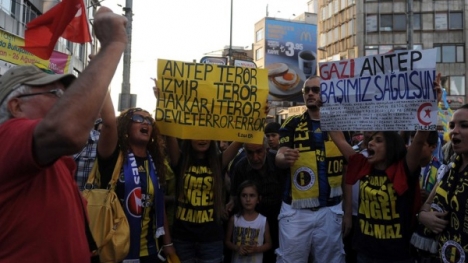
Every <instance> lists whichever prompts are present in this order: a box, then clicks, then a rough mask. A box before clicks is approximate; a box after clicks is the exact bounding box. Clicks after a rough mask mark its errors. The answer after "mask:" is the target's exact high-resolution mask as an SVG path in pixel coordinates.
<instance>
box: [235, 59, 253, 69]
mask: <svg viewBox="0 0 468 263" xmlns="http://www.w3.org/2000/svg"><path fill="white" fill-rule="evenodd" d="M234 66H236V67H244V68H256V67H257V65H256V64H255V62H253V61H248V60H240V59H236V60H234Z"/></svg>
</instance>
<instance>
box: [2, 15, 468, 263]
mask: <svg viewBox="0 0 468 263" xmlns="http://www.w3.org/2000/svg"><path fill="white" fill-rule="evenodd" d="M125 23H126V20H125V18H124V17H122V16H120V15H117V14H114V13H112V12H111V11H110V10H109V9H107V8H105V7H102V8H101V9H100V10H99V11H98V13H97V14H96V16H95V19H94V30H95V33H96V36H97V38H98V39H99V41H100V42H101V50H100V51H99V52H98V53H97V54H96V56H95V57H93V58H92V60H91V61H90V63H89V65H88V67H87V68H86V69H85V70H84V71H83V73H82V74H81V75H80V76H79V77H78V78H76V77H75V76H73V75H67V74H66V75H59V74H57V75H51V74H48V73H45V72H43V71H42V70H41V69H39V68H37V67H35V66H16V67H13V68H12V69H10V70H9V71H7V72H6V73H5V74H4V75H3V76H2V77H0V141H1V142H2V143H1V144H2V146H3V150H2V151H1V152H0V226H1V228H0V229H1V230H2V231H0V248H1V249H0V262H7V263H10V262H15V263H16V262H67V263H69V262H71V263H74V262H76V263H83V262H100V259H99V254H98V248H97V247H96V244H95V242H94V238H93V233H90V230H89V220H90V219H89V217H88V214H87V211H86V200H84V199H83V197H82V195H81V193H80V191H83V190H86V189H88V188H89V187H96V188H102V189H106V188H108V187H109V185H110V182H113V181H112V180H113V179H112V178H113V174H114V173H115V171H117V173H118V175H119V176H118V180H117V182H115V188H113V189H114V190H115V193H116V194H117V196H118V198H119V200H120V201H121V204H122V207H123V210H124V212H125V216H126V218H127V220H128V225H129V232H130V234H129V236H130V239H129V241H128V242H129V251H128V253H127V255H126V256H125V259H123V261H122V262H142V263H145V262H161V261H163V260H165V258H169V259H172V260H175V259H177V260H180V262H190V263H192V262H200V263H218V262H257V263H258V262H266V263H270V262H281V263H282V262H285V263H286V262H288V263H307V262H318V263H322V262H361V263H371V262H372V263H390V262H392V263H394V262H399V263H410V262H411V263H414V262H421V263H423V262H465V259H466V253H468V234H467V233H468V230H467V226H466V225H467V224H466V222H467V221H468V215H467V213H466V211H468V206H467V202H466V200H467V199H468V191H467V190H466V189H467V187H465V186H467V185H468V177H467V176H466V175H467V174H468V166H467V164H468V125H467V123H468V104H467V105H463V106H462V107H461V108H460V109H458V110H457V111H455V112H454V114H453V118H452V120H451V121H450V125H449V126H450V140H451V141H450V142H444V141H443V140H442V137H441V136H439V134H438V132H436V131H430V132H429V131H417V132H413V133H407V132H406V133H405V132H401V133H400V132H398V131H394V132H393V131H372V132H370V131H355V132H354V133H353V135H352V136H349V135H348V134H349V133H348V132H346V133H344V132H337V131H330V132H326V131H322V129H321V126H320V107H321V106H322V102H321V97H320V77H317V76H312V77H310V78H308V79H307V80H306V81H305V82H304V86H303V88H302V93H303V99H304V103H305V106H306V107H307V110H306V111H305V112H304V113H303V114H300V115H296V116H291V117H289V118H288V119H286V120H285V121H284V123H282V124H281V125H280V124H279V123H276V122H271V123H268V124H267V125H266V126H265V129H264V133H265V137H264V140H263V142H262V143H261V144H254V143H244V144H242V143H240V142H228V141H210V140H180V139H178V138H174V137H170V136H162V135H161V134H160V132H159V129H158V127H157V125H156V123H155V121H154V119H153V117H152V116H151V114H150V112H149V111H147V110H145V109H141V108H131V109H127V110H125V111H123V112H122V113H121V114H120V115H119V116H118V117H117V118H116V117H115V115H114V107H113V105H112V101H111V100H110V96H109V94H108V86H109V83H110V81H111V79H112V77H113V75H114V73H115V70H116V67H117V64H118V62H119V59H120V56H121V54H122V52H123V51H124V49H125V47H126V44H127V35H126V33H125ZM439 81H440V76H438V77H437V79H436V80H434V89H435V92H436V94H437V95H438V99H439V100H440V94H441V92H440V91H441V88H440V87H439ZM155 95H157V92H155ZM444 144H447V145H448V146H446V145H445V146H444V147H445V148H444V149H445V150H442V148H443V147H442V146H443V145H444ZM448 155H449V156H448ZM96 165H97V166H96ZM93 166H96V169H95V170H96V173H97V175H98V180H97V181H96V182H93V185H92V186H90V185H89V184H88V175H89V174H90V172H91V170H92V168H93ZM94 184H95V185H94ZM113 187H114V186H113ZM175 255H177V256H175ZM120 261H121V260H119V262H120ZM172 262H174V261H172Z"/></svg>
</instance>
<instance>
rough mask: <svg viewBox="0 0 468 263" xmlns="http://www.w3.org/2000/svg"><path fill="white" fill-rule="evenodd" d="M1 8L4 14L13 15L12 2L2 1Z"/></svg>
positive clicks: (0, 0) (0, 1)
mask: <svg viewBox="0 0 468 263" xmlns="http://www.w3.org/2000/svg"><path fill="white" fill-rule="evenodd" d="M0 7H1V8H2V10H3V12H5V13H7V14H10V13H11V0H0Z"/></svg>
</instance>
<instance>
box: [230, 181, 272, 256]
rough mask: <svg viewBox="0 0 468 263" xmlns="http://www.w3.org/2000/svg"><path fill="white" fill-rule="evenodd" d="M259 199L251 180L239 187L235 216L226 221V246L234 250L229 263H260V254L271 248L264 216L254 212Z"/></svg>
mask: <svg viewBox="0 0 468 263" xmlns="http://www.w3.org/2000/svg"><path fill="white" fill-rule="evenodd" d="M260 198H261V197H260V196H259V193H258V189H257V185H256V184H255V183H254V182H253V181H249V180H247V181H244V182H243V183H242V184H240V186H239V191H238V194H237V199H236V206H237V207H239V213H238V214H236V215H233V216H232V217H231V218H230V219H229V223H228V227H227V232H226V239H225V242H226V246H227V247H228V248H229V249H231V250H232V251H234V253H233V254H232V261H231V262H232V263H242V262H249V263H262V261H263V252H266V251H267V250H269V249H271V238H270V230H269V226H268V222H267V220H266V217H265V216H263V215H261V214H260V213H258V212H257V211H256V210H255V208H256V206H257V204H258V203H259V202H260Z"/></svg>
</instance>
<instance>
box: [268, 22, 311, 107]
mask: <svg viewBox="0 0 468 263" xmlns="http://www.w3.org/2000/svg"><path fill="white" fill-rule="evenodd" d="M265 68H266V69H268V79H269V99H270V100H280V101H299V102H303V98H302V93H301V89H302V86H303V84H304V81H305V80H306V79H307V78H308V77H309V76H311V75H316V74H317V26H316V25H313V24H306V23H303V22H298V21H284V20H275V19H271V18H266V20H265Z"/></svg>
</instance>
